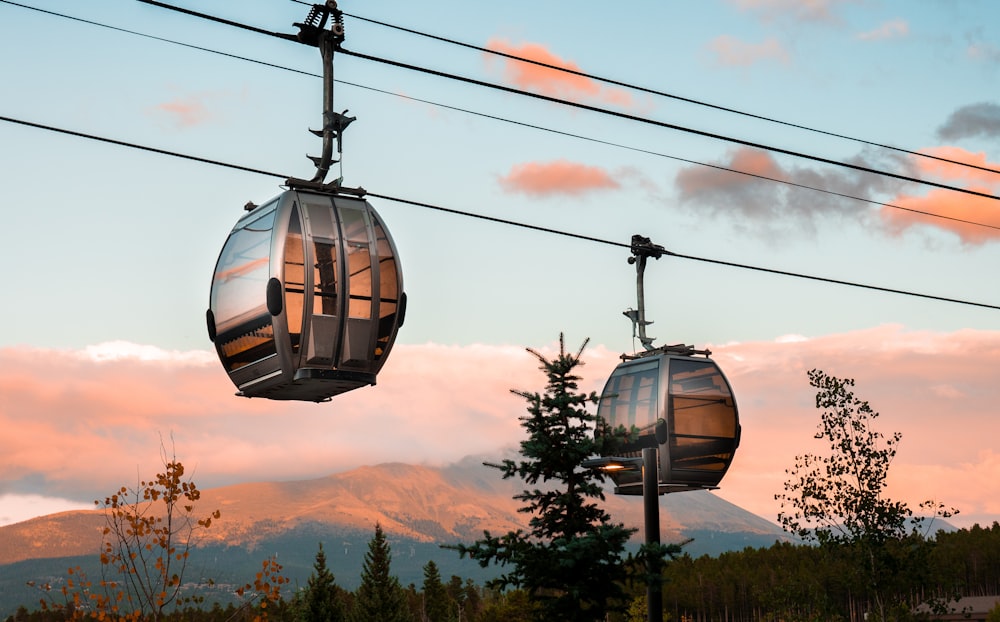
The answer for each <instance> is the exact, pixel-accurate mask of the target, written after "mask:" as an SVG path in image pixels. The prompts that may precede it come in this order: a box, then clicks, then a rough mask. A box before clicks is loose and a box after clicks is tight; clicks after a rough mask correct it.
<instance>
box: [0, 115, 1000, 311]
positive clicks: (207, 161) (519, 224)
mask: <svg viewBox="0 0 1000 622" xmlns="http://www.w3.org/2000/svg"><path fill="white" fill-rule="evenodd" d="M0 121H6V122H9V123H16V124H19V125H24V126H28V127H32V128H36V129H43V130H48V131H52V132H57V133H59V134H65V135H70V136H76V137H79V138H87V139H90V140H96V141H100V142H105V143H111V144H114V145H119V146H122V147H129V148H132V149H140V150H143V151H148V152H152V153H158V154H161V155H168V156H172V157H176V158H183V159H186V160H194V161H196V162H202V163H205V164H213V165H215V166H222V167H226V168H231V169H237V170H241V171H247V172H251V173H257V174H260V175H268V176H270V177H279V178H282V179H288V178H289V177H291V175H285V174H282V173H274V172H271V171H265V170H261V169H256V168H251V167H248V166H241V165H238V164H230V163H227V162H222V161H220V160H213V159H210V158H203V157H198V156H193V155H188V154H183V153H178V152H175V151H168V150H166V149H157V148H155V147H148V146H144V145H139V144H136V143H132V142H127V141H123V140H115V139H112V138H105V137H101V136H95V135H93V134H85V133H83V132H77V131H73V130H67V129H63V128H58V127H54V126H51V125H45V124H42V123H35V122H31V121H24V120H21V119H14V118H12V117H6V116H0ZM367 194H368V196H372V197H376V198H379V199H385V200H387V201H396V202H399V203H405V204H408V205H413V206H416V207H422V208H427V209H433V210H436V211H440V212H446V213H450V214H456V215H460V216H466V217H469V218H476V219H479V220H486V221H490V222H495V223H500V224H505V225H510V226H515V227H520V228H523V229H531V230H533V231H541V232H544V233H550V234H553V235H560V236H563V237H569V238H574V239H578V240H584V241H588V242H595V243H600V244H606V245H610V246H617V247H621V248H631V244H630V243H624V242H616V241H613V240H605V239H602V238H597V237H591V236H587V235H582V234H578V233H572V232H569V231H563V230H561V229H552V228H548V227H541V226H538V225H532V224H527V223H522V222H517V221H514V220H507V219H503V218H496V217H493V216H486V215H483V214H476V213H473V212H465V211H461V210H456V209H451V208H446V207H441V206H439V205H434V204H431V203H424V202H420V201H413V200H410V199H403V198H399V197H393V196H388V195H384V194H377V193H374V192H367ZM664 252H665V254H667V255H669V256H671V257H677V258H680V259H689V260H692V261H699V262H704V263H710V264H716V265H720V266H727V267H731V268H740V269H743V270H753V271H756V272H764V273H768V274H775V275H781V276H788V277H794V278H799V279H807V280H811V281H819V282H822V283H830V284H834V285H843V286H847V287H856V288H861V289H868V290H874V291H880V292H886V293H890V294H899V295H903V296H911V297H915V298H924V299H927V300H937V301H940V302H949V303H953V304H960V305H966V306H972V307H980V308H984V309H994V310H997V311H1000V305H993V304H987V303H983V302H974V301H970V300H962V299H960V298H948V297H946V296H937V295H934V294H922V293H919V292H912V291H907V290H902V289H895V288H891V287H882V286H879V285H868V284H865V283H856V282H852V281H845V280H841V279H832V278H827V277H821V276H814V275H809V274H803V273H798V272H789V271H787V270H778V269H775V268H764V267H760V266H753V265H750V264H743V263H736V262H731V261H724V260H720V259H710V258H707V257H698V256H695V255H686V254H683V253H675V252H673V251H664Z"/></svg>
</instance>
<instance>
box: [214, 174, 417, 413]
mask: <svg viewBox="0 0 1000 622" xmlns="http://www.w3.org/2000/svg"><path fill="white" fill-rule="evenodd" d="M405 310H406V295H405V294H404V293H403V277H402V273H401V272H400V266H399V260H398V257H397V253H396V247H395V245H394V244H393V242H392V238H391V237H390V236H389V232H388V230H387V229H386V228H385V225H384V224H383V223H382V220H381V219H380V218H379V216H378V214H377V213H376V212H375V210H374V208H372V206H371V205H370V204H369V203H368V202H367V201H366V200H364V199H363V198H361V197H359V196H350V195H346V194H342V193H338V192H327V191H322V190H309V191H306V190H301V189H299V190H296V189H292V190H287V191H285V192H283V193H282V194H281V195H279V196H278V197H277V198H275V199H273V200H271V201H269V202H267V203H265V204H263V205H260V206H258V207H253V208H252V209H251V210H250V211H249V212H248V213H247V214H245V215H244V216H243V217H242V218H240V220H239V222H237V223H236V226H235V227H234V228H233V230H232V232H231V233H230V234H229V239H228V240H227V241H226V243H225V246H224V247H223V248H222V252H221V254H220V255H219V260H218V262H217V264H216V267H215V274H214V275H213V277H212V288H211V294H210V300H209V309H208V313H207V320H208V334H209V338H210V339H211V340H212V341H213V342H214V343H215V349H216V352H218V355H219V359H220V360H221V361H222V365H223V367H224V368H225V370H226V372H227V373H228V374H229V378H230V379H231V380H232V381H233V384H235V385H236V387H237V389H238V393H237V395H242V396H246V397H266V398H270V399H275V400H303V401H313V402H320V401H325V400H328V399H329V398H330V397H332V396H334V395H338V394H340V393H344V392H346V391H350V390H352V389H356V388H359V387H363V386H367V385H373V384H375V379H376V375H377V374H378V372H379V370H380V369H381V368H382V365H383V364H384V363H385V360H386V357H387V356H388V355H389V350H390V349H391V348H392V344H393V342H394V340H395V338H396V332H397V330H398V329H399V327H400V326H401V325H402V323H403V317H404V314H405Z"/></svg>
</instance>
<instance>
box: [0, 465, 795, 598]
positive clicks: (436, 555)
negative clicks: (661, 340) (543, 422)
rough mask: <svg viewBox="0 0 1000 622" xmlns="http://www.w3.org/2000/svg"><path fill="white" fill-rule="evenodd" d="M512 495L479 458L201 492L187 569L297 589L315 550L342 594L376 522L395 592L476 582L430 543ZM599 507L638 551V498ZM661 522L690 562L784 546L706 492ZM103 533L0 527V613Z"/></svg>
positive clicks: (506, 513) (464, 535) (91, 556)
mask: <svg viewBox="0 0 1000 622" xmlns="http://www.w3.org/2000/svg"><path fill="white" fill-rule="evenodd" d="M522 489H523V483H522V482H520V481H519V480H516V479H510V480H503V479H502V478H501V477H500V474H499V472H498V471H496V470H495V469H492V468H489V467H487V466H484V465H483V464H482V462H481V459H478V458H477V459H473V458H467V459H465V460H463V461H461V462H458V463H455V464H452V465H449V466H446V467H430V466H419V465H409V464H400V463H389V464H380V465H376V466H366V467H360V468H357V469H354V470H351V471H346V472H342V473H337V474H334V475H329V476H327V477H322V478H318V479H312V480H304V481H291V482H266V483H251V484H239V485H234V486H226V487H220V488H213V489H206V490H202V491H201V498H200V500H199V501H198V503H197V506H196V510H195V514H196V515H198V516H205V515H208V514H209V513H210V512H212V511H213V510H215V509H218V510H219V511H220V512H221V517H220V518H219V519H218V520H215V521H213V523H212V525H211V527H210V528H209V529H207V530H201V531H200V532H199V536H198V537H199V540H198V543H197V549H196V553H197V554H198V559H199V560H200V561H199V562H198V563H199V564H200V565H199V566H198V572H199V574H202V575H204V576H211V577H213V578H214V579H215V580H216V581H217V582H220V583H221V584H225V582H226V580H227V579H228V578H231V579H232V580H233V582H241V581H243V579H241V573H247V574H248V576H252V575H253V572H254V571H255V569H257V568H259V565H260V561H261V560H263V559H264V558H266V557H268V556H271V555H275V554H278V555H279V561H280V563H282V565H283V566H284V567H285V573H286V576H289V577H290V578H291V579H292V580H293V585H304V584H305V581H306V579H307V578H308V576H309V574H310V572H311V570H312V563H313V561H314V558H315V554H316V551H317V550H318V544H319V543H320V542H322V543H323V544H324V549H325V551H326V552H327V563H328V565H329V566H330V568H331V570H332V571H333V572H334V574H335V575H336V577H337V581H338V583H339V584H340V585H342V586H343V587H346V588H348V589H352V588H353V587H355V586H356V585H357V582H358V578H359V576H360V572H361V564H362V562H363V556H364V553H365V551H366V550H367V542H368V541H369V540H370V538H371V537H372V535H373V533H374V527H375V523H376V522H378V523H380V524H381V526H382V528H383V530H384V531H385V532H386V534H387V535H388V537H389V539H390V544H391V546H392V549H393V553H394V558H393V571H394V573H395V574H396V575H397V576H399V578H400V580H401V582H402V583H403V585H406V584H408V583H414V584H417V585H419V584H420V583H421V581H422V578H423V575H422V568H423V566H424V564H426V562H427V561H428V560H430V559H433V560H434V561H435V563H436V564H438V566H439V567H440V569H441V574H442V576H443V577H445V578H447V577H448V576H449V574H452V573H453V574H455V575H457V576H460V577H463V578H470V579H473V580H475V581H476V582H482V581H485V580H486V579H489V578H491V577H493V576H496V574H498V569H496V568H492V569H491V568H486V569H482V568H479V566H478V564H476V563H475V562H472V561H469V560H460V559H459V558H458V555H457V553H455V552H454V551H452V550H448V549H442V548H441V546H440V545H442V544H445V545H446V544H455V543H459V542H466V543H471V542H472V541H474V540H476V539H477V538H480V537H482V534H483V531H484V530H488V531H490V532H491V533H493V534H502V533H506V532H507V531H510V530H514V529H524V528H526V527H527V522H528V519H529V518H530V516H529V515H527V514H525V513H522V512H518V508H519V507H521V502H520V501H518V500H515V499H514V498H513V495H514V494H517V493H518V492H521V490H522ZM603 506H604V507H605V509H606V510H607V511H608V513H609V514H610V515H611V516H612V520H613V521H615V522H621V523H624V524H625V525H626V526H628V527H635V528H637V529H638V530H639V531H638V532H637V533H636V535H635V536H634V540H635V542H636V544H638V542H639V540H640V539H641V537H642V533H643V532H642V527H643V522H642V521H643V506H642V499H641V497H621V496H617V495H614V494H612V493H610V491H609V493H608V494H607V498H606V501H605V502H604V503H603ZM202 510H203V511H202ZM660 519H661V521H660V522H661V526H660V533H661V541H663V542H665V543H670V542H677V543H680V542H683V541H686V540H688V539H691V538H693V541H691V542H690V543H689V544H687V545H685V547H684V551H685V552H687V553H688V554H690V555H692V556H695V557H697V556H699V555H702V554H710V555H715V554H719V553H721V552H723V551H726V550H736V549H742V548H744V547H746V546H752V547H759V546H770V545H771V544H773V543H774V542H775V541H776V540H787V539H789V538H788V536H787V535H786V534H784V533H783V532H782V531H781V529H780V528H779V527H778V526H777V525H776V524H774V523H771V522H769V521H767V520H765V519H763V518H761V517H759V516H756V515H754V514H751V513H750V512H747V511H745V510H743V509H741V508H739V507H738V506H735V505H733V504H731V503H729V502H727V501H725V500H723V499H720V498H719V497H717V496H715V495H713V494H712V493H711V492H707V491H697V492H685V493H683V494H673V495H666V496H664V497H661V498H660ZM103 527H104V513H103V511H102V510H88V511H72V512H61V513H58V514H52V515H49V516H43V517H39V518H35V519H32V520H28V521H24V522H21V523H16V524H13V525H7V526H3V527H0V614H3V612H4V611H6V610H7V609H9V608H10V607H11V606H13V607H15V608H16V606H17V605H18V604H26V603H28V604H34V603H37V601H38V595H37V593H35V594H31V593H30V591H29V592H27V593H26V592H25V587H24V584H25V582H26V581H29V580H33V581H44V580H47V578H48V577H51V576H56V577H58V576H64V575H65V572H66V569H67V568H68V567H70V566H72V565H76V564H78V563H80V564H81V565H82V566H90V567H92V568H93V571H94V572H99V570H98V566H97V561H96V560H97V551H98V548H99V546H100V543H101V532H102V529H103ZM194 558H195V554H194V553H192V559H194ZM254 564H256V568H255V566H254ZM227 575H229V576H227ZM25 598H27V599H28V600H27V601H25V600H24V599H25ZM17 599H21V600H19V601H18V600H17ZM3 615H5V614H3Z"/></svg>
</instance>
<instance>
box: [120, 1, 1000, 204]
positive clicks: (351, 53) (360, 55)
mask: <svg viewBox="0 0 1000 622" xmlns="http://www.w3.org/2000/svg"><path fill="white" fill-rule="evenodd" d="M139 1H140V2H150V1H151V0H139ZM339 52H340V53H341V54H346V55H348V56H354V57H356V58H361V59H364V60H370V61H374V62H377V63H383V64H386V65H391V66H393V67H399V68H401V69H409V70H411V71H418V72H421V73H426V74H430V75H434V76H439V77H442V78H448V79H451V80H458V81H459V82H465V83H467V84H474V85H476V86H482V87H486V88H491V89H495V90H498V91H504V92H507V93H514V94H516V95H524V96H525V97H532V98H534V99H540V100H543V101H548V102H553V103H557V104H563V105H565V106H571V107H573V108H580V109H581V110H587V111H590V112H597V113H600V114H606V115H610V116H613V117H618V118H621V119H626V120H629V121H636V122H638V123H645V124H647V125H654V126H657V127H662V128H666V129H671V130H677V131H679V132H685V133H688V134H695V135H697V136H703V137H705V138H712V139H715V140H721V141H725V142H730V143H735V144H737V145H743V146H745V147H753V148H755V149H762V150H764V151H772V152H774V153H780V154H783V155H788V156H793V157H796V158H803V159H806V160H812V161H814V162H821V163H823V164H830V165H833V166H841V167H844V168H849V169H853V170H856V171H861V172H863V173H871V174H874V175H881V176H883V177H891V178H893V179H899V180H901V181H907V182H910V183H915V184H920V185H923V186H932V187H935V188H942V189H944V190H951V191H954V192H960V193H962V194H970V195H973V196H978V197H983V198H985V199H993V200H996V201H1000V196H997V195H994V194H990V193H988V192H979V191H978V190H971V189H969V188H961V187H958V186H951V185H949V184H943V183H939V182H935V181H930V180H927V179H920V178H918V177H911V176H909V175H902V174H900V173H893V172H891V171H883V170H879V169H874V168H870V167H867V166H861V165H860V164H852V163H850V162H842V161H840V160H831V159H829V158H824V157H821V156H814V155H810V154H807V153H803V152H800V151H793V150H791V149H784V148H781V147H773V146H770V145H765V144H763V143H757V142H753V141H749V140H744V139H742V138H734V137H732V136H725V135H723V134H717V133H715V132H708V131H705V130H698V129H694V128H690V127H685V126H683V125H677V124H676V123H667V122H666V121H657V120H655V119H648V118H646V117H640V116H637V115H633V114H628V113H625V112H619V111H616V110H609V109H607V108H601V107H599V106H591V105H589V104H584V103H581V102H574V101H570V100H566V99H560V98H558V97H552V96H550V95H543V94H541V93H534V92H532V91H525V90H522V89H516V88H514V87H511V86H505V85H502V84H495V83H492V82H486V81H484V80H477V79H475V78H469V77H466V76H458V75H454V74H450V73H447V72H444V71H438V70H436V69H430V68H428V67H420V66H417V65H411V64H409V63H404V62H402V61H396V60H390V59H386V58H380V57H378V56H372V55H370V54H363V53H361V52H354V51H352V50H347V49H341V50H339Z"/></svg>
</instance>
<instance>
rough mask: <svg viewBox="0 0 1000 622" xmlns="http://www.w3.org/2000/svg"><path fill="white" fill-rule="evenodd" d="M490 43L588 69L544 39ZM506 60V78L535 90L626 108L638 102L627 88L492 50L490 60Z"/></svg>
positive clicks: (519, 53) (555, 64) (546, 61)
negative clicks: (548, 44)
mask: <svg viewBox="0 0 1000 622" xmlns="http://www.w3.org/2000/svg"><path fill="white" fill-rule="evenodd" d="M486 47H487V48H488V49H491V50H495V51H497V52H502V53H504V54H510V55H512V56H519V57H521V58H527V59H529V60H533V61H537V62H539V63H544V64H546V65H551V66H552V67H559V68H562V69H567V70H569V71H576V72H580V73H585V72H583V71H582V70H581V69H580V66H579V65H577V64H576V63H574V62H573V61H569V60H565V59H563V58H560V57H559V56H557V55H556V54H553V53H552V52H551V51H549V49H548V48H546V47H545V46H544V45H542V44H540V43H523V44H521V45H514V44H512V43H510V42H508V41H506V40H504V39H498V38H494V39H490V40H489V41H488V42H487V43H486ZM498 59H499V61H500V62H501V63H502V71H503V75H504V79H505V80H506V81H507V82H509V83H511V84H513V85H514V86H516V87H517V88H519V89H523V90H527V91H533V92H535V93H540V94H542V95H548V96H550V97H559V98H562V99H569V100H572V101H584V100H590V101H595V100H596V101H602V102H604V103H608V104H612V105H614V106H619V107H622V108H632V107H635V106H636V101H635V100H634V98H633V97H632V95H631V94H630V93H629V92H628V91H626V90H623V89H618V88H612V87H607V86H603V85H602V84H601V83H599V82H597V81H595V80H592V79H590V78H587V77H585V76H580V75H574V74H572V73H567V72H565V71H559V70H557V69H550V68H548V67H542V66H540V65H535V64H532V63H525V62H522V61H517V60H513V59H510V58H504V57H497V56H494V55H492V54H488V55H487V57H486V60H487V63H489V64H492V63H494V62H495V61H497V60H498Z"/></svg>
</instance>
